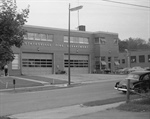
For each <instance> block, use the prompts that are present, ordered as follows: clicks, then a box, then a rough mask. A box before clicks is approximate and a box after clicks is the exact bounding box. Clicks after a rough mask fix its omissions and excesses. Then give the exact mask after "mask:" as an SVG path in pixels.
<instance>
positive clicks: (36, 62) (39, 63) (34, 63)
mask: <svg viewBox="0 0 150 119" xmlns="http://www.w3.org/2000/svg"><path fill="white" fill-rule="evenodd" d="M22 66H23V67H52V59H22Z"/></svg>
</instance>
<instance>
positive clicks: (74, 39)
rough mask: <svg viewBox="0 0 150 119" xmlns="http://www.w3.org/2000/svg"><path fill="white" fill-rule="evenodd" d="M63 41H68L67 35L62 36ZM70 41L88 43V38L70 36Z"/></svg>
mask: <svg viewBox="0 0 150 119" xmlns="http://www.w3.org/2000/svg"><path fill="white" fill-rule="evenodd" d="M64 42H65V43H68V36H64ZM70 43H80V44H89V39H88V38H84V37H70Z"/></svg>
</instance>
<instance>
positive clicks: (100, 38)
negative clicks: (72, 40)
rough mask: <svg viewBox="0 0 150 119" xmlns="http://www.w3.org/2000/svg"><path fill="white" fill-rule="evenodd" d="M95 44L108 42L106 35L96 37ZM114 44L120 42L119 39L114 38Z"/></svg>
mask: <svg viewBox="0 0 150 119" xmlns="http://www.w3.org/2000/svg"><path fill="white" fill-rule="evenodd" d="M95 44H102V45H105V44H106V39H105V37H96V38H95ZM114 44H116V45H117V44H118V39H114Z"/></svg>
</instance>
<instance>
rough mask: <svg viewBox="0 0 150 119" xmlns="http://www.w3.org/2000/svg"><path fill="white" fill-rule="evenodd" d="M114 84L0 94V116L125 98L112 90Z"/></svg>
mask: <svg viewBox="0 0 150 119" xmlns="http://www.w3.org/2000/svg"><path fill="white" fill-rule="evenodd" d="M115 82H116V81H109V82H108V81H107V82H100V83H92V84H87V85H82V86H77V87H72V88H63V89H55V90H47V91H39V92H27V93H0V116H2V115H11V114H17V113H22V112H29V111H37V110H43V109H52V108H58V107H63V106H70V105H76V104H81V103H84V102H88V101H94V100H103V99H108V98H113V97H114V98H115V97H120V96H124V97H125V95H123V94H122V93H119V92H118V91H116V90H114V89H113V86H114V84H115Z"/></svg>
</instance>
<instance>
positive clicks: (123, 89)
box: [114, 87, 134, 92]
mask: <svg viewBox="0 0 150 119" xmlns="http://www.w3.org/2000/svg"><path fill="white" fill-rule="evenodd" d="M114 89H116V90H118V91H123V92H127V89H125V88H118V87H114ZM130 92H134V90H132V89H130Z"/></svg>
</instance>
